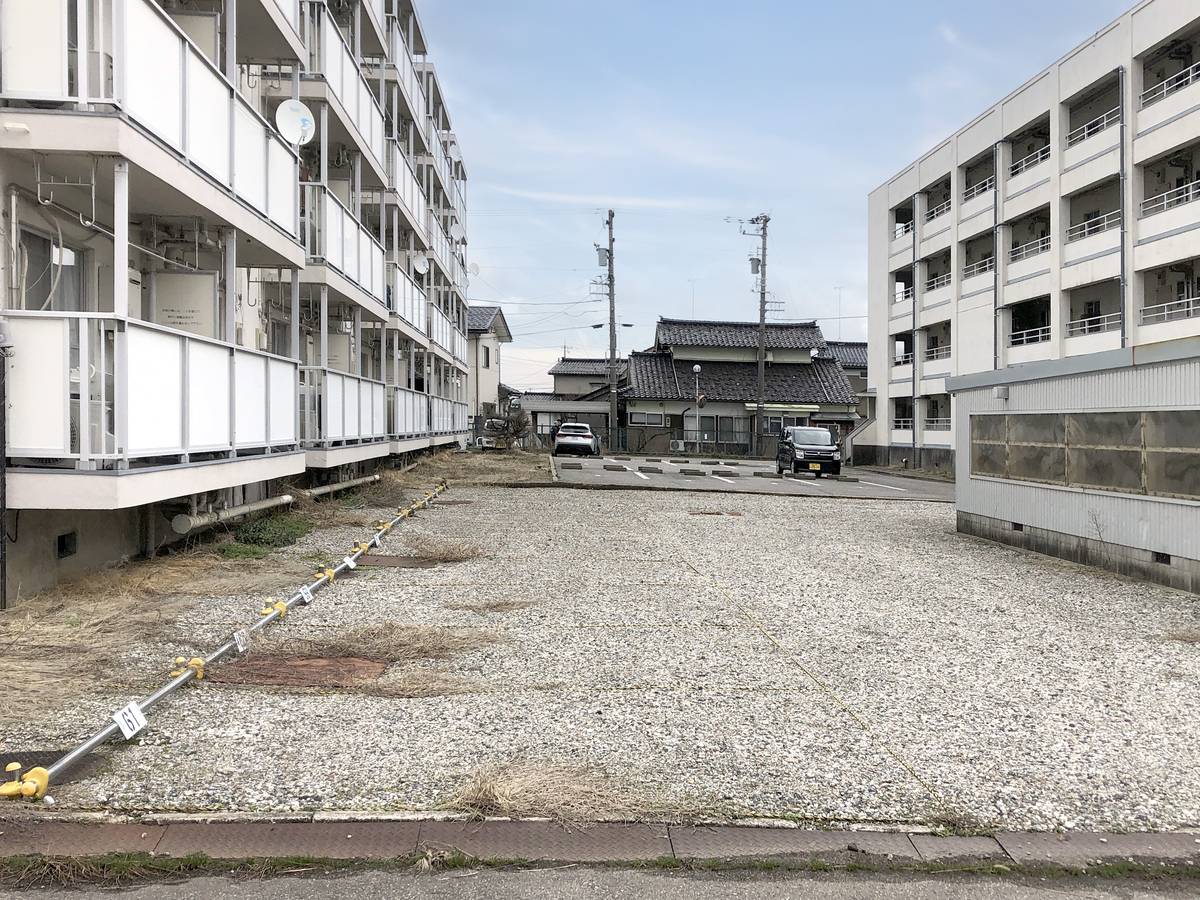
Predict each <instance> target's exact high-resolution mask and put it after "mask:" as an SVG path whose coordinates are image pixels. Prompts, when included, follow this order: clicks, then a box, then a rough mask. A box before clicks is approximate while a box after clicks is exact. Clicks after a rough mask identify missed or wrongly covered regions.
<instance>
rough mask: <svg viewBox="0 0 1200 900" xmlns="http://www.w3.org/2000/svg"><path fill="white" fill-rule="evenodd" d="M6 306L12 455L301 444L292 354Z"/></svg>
mask: <svg viewBox="0 0 1200 900" xmlns="http://www.w3.org/2000/svg"><path fill="white" fill-rule="evenodd" d="M4 315H5V318H6V319H7V330H8V332H9V335H10V337H11V338H12V342H13V355H12V359H11V362H10V363H9V366H10V370H9V374H8V379H9V383H8V402H9V420H8V447H7V453H8V455H9V456H10V457H33V458H36V459H39V460H46V459H50V460H76V461H77V462H76V464H77V465H78V466H79V467H80V468H82V469H89V468H94V465H92V464H90V463H89V461H93V462H97V461H118V460H125V461H128V460H132V459H145V458H149V457H169V456H178V457H183V456H184V455H185V454H203V453H228V452H229V451H232V450H240V449H243V448H245V449H253V448H258V449H261V448H265V447H271V446H284V445H287V446H291V445H295V444H296V443H297V436H296V372H297V367H298V363H297V362H296V361H295V360H291V359H285V358H283V357H280V356H275V355H273V354H269V353H262V352H259V351H257V350H247V349H245V348H243V347H238V346H236V345H234V344H229V343H225V342H223V341H218V340H214V339H212V338H206V337H201V336H199V335H195V334H191V333H189V332H185V331H178V330H176V329H173V328H166V327H164V326H162V325H157V324H153V323H150V322H142V321H139V320H137V319H128V318H118V317H114V316H112V315H111V314H106V313H65V312H55V313H43V312H34V311H26V310H5V313H4ZM181 461H182V460H181Z"/></svg>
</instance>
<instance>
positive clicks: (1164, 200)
mask: <svg viewBox="0 0 1200 900" xmlns="http://www.w3.org/2000/svg"><path fill="white" fill-rule="evenodd" d="M1197 200H1200V181H1193V182H1192V183H1191V184H1185V185H1183V186H1182V187H1177V188H1173V189H1172V190H1169V191H1167V192H1166V193H1164V194H1159V195H1158V196H1157V197H1151V198H1150V199H1149V200H1143V201H1142V218H1146V217H1147V216H1153V215H1157V214H1158V213H1161V212H1166V211H1167V210H1168V209H1174V208H1175V207H1177V206H1184V205H1185V204H1188V203H1194V202H1195V201H1197Z"/></svg>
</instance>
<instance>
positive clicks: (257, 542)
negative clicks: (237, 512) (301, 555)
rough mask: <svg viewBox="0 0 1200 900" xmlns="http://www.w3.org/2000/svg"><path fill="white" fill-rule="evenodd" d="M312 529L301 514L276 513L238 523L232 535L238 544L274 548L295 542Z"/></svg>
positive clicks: (310, 524)
mask: <svg viewBox="0 0 1200 900" xmlns="http://www.w3.org/2000/svg"><path fill="white" fill-rule="evenodd" d="M312 530H313V525H312V523H311V522H310V521H308V520H307V519H306V518H304V517H303V516H298V515H296V514H294V513H276V514H275V515H271V516H263V517H262V518H260V519H253V520H252V521H249V522H246V523H245V524H244V525H239V526H238V528H237V530H236V531H235V532H234V537H235V538H236V539H237V542H238V543H239V544H246V545H249V546H251V547H266V548H268V549H271V550H274V549H276V548H278V547H287V546H289V545H291V544H294V543H296V541H298V540H300V539H301V538H302V537H305V536H306V535H308V534H309V532H311V531H312Z"/></svg>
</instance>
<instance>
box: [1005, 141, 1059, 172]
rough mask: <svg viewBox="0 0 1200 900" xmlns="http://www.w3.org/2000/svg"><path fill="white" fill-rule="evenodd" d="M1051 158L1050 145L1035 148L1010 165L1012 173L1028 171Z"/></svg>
mask: <svg viewBox="0 0 1200 900" xmlns="http://www.w3.org/2000/svg"><path fill="white" fill-rule="evenodd" d="M1049 158H1050V145H1049V144H1047V145H1046V146H1045V147H1042V148H1041V149H1040V150H1034V151H1033V152H1032V153H1030V154H1029V155H1028V156H1026V157H1025V158H1024V159H1019V160H1017V161H1016V162H1015V163H1013V164H1012V166H1010V167H1009V170H1008V172H1009V174H1010V175H1020V174H1021V173H1022V172H1027V171H1029V170H1030V169H1032V168H1033V167H1034V166H1039V165H1041V164H1042V163H1044V162H1045V161H1046V160H1048V159H1049Z"/></svg>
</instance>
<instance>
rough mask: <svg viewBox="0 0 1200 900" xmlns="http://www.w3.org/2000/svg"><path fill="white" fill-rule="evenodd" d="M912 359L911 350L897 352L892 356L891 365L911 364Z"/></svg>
mask: <svg viewBox="0 0 1200 900" xmlns="http://www.w3.org/2000/svg"><path fill="white" fill-rule="evenodd" d="M912 361H913V355H912V353H911V352H909V353H897V354H896V355H895V356H894V357H892V365H893V366H911V365H912Z"/></svg>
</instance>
